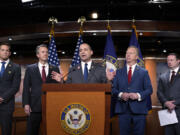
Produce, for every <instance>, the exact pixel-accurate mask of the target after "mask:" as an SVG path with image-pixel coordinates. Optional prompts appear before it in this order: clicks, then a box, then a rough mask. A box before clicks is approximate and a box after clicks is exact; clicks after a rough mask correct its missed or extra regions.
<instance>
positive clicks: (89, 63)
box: [81, 60, 92, 67]
mask: <svg viewBox="0 0 180 135" xmlns="http://www.w3.org/2000/svg"><path fill="white" fill-rule="evenodd" d="M85 63H87V64H88V67H91V64H92V60H90V61H89V62H83V61H81V65H83V66H84V65H85Z"/></svg>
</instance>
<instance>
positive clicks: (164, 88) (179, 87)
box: [157, 68, 180, 116]
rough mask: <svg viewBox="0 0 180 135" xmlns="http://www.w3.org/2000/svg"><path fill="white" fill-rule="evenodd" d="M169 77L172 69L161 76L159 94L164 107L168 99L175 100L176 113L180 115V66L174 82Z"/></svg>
mask: <svg viewBox="0 0 180 135" xmlns="http://www.w3.org/2000/svg"><path fill="white" fill-rule="evenodd" d="M169 78H170V71H168V72H166V73H164V74H162V75H161V76H160V78H159V83H158V90H157V96H158V98H159V101H160V102H161V104H162V106H163V107H164V103H165V102H166V101H170V100H175V105H176V109H175V110H176V114H177V115H179V116H180V68H179V71H178V72H177V73H176V76H175V78H174V80H173V82H172V83H170V81H169Z"/></svg>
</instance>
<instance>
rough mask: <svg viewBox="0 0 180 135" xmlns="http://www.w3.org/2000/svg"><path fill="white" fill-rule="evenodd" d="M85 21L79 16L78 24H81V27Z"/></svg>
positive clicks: (84, 18)
mask: <svg viewBox="0 0 180 135" xmlns="http://www.w3.org/2000/svg"><path fill="white" fill-rule="evenodd" d="M85 21H86V17H84V16H81V17H80V18H79V19H78V23H81V26H83V23H84V22H85Z"/></svg>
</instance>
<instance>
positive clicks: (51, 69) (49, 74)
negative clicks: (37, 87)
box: [46, 65, 53, 82]
mask: <svg viewBox="0 0 180 135" xmlns="http://www.w3.org/2000/svg"><path fill="white" fill-rule="evenodd" d="M52 71H53V66H52V65H49V69H48V75H46V76H47V77H46V82H47V81H48V80H50V79H51V72H52Z"/></svg>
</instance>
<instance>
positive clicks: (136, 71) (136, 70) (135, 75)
mask: <svg viewBox="0 0 180 135" xmlns="http://www.w3.org/2000/svg"><path fill="white" fill-rule="evenodd" d="M138 73H139V66H137V65H136V67H135V69H134V73H133V75H132V78H131V82H133V81H134V80H135V79H137V78H138Z"/></svg>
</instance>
